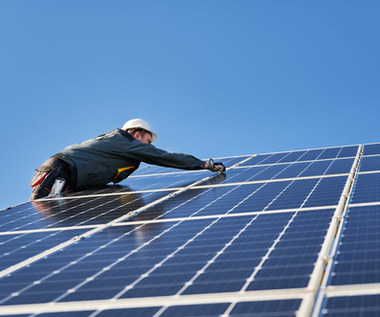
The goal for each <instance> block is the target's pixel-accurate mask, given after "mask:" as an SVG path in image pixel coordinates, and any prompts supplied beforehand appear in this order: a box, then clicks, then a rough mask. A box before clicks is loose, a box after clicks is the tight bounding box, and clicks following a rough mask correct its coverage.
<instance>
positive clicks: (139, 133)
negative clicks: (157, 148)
mask: <svg viewBox="0 0 380 317" xmlns="http://www.w3.org/2000/svg"><path fill="white" fill-rule="evenodd" d="M127 132H128V133H129V134H130V135H132V136H133V137H134V138H135V139H136V140H139V141H140V142H142V143H147V144H150V143H152V142H153V141H152V134H151V133H150V132H149V131H147V130H144V129H140V128H133V129H128V130H127Z"/></svg>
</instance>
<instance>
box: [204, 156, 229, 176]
mask: <svg viewBox="0 0 380 317" xmlns="http://www.w3.org/2000/svg"><path fill="white" fill-rule="evenodd" d="M208 169H209V170H210V171H212V172H219V173H223V172H225V171H226V167H225V166H224V165H223V163H221V162H214V160H213V159H210V160H209V161H208Z"/></svg>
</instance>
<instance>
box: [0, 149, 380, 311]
mask: <svg viewBox="0 0 380 317" xmlns="http://www.w3.org/2000/svg"><path fill="white" fill-rule="evenodd" d="M221 160H222V161H223V162H224V163H225V165H226V166H227V167H228V169H227V172H226V173H224V174H210V172H208V171H180V170H175V169H168V168H162V167H157V166H142V167H141V168H140V170H138V171H136V173H135V174H134V175H133V176H130V177H129V178H128V179H127V180H125V181H124V183H123V184H122V185H121V186H108V187H106V188H97V189H90V190H85V191H81V192H72V193H69V194H66V195H63V196H60V197H56V198H49V199H42V200H38V201H35V202H28V203H25V204H23V205H20V206H16V207H13V208H10V209H7V210H4V211H1V212H0V259H1V261H0V305H1V306H0V315H18V316H50V315H51V316H60V315H70V316H157V317H158V316H251V315H253V316H295V315H297V316H322V315H323V316H324V315H326V316H347V315H352V316H358V315H360V316H365V315H378V314H380V305H379V304H378V302H379V299H380V255H379V254H380V252H379V248H380V230H378V229H377V228H379V226H380V144H368V145H364V146H344V147H334V148H323V149H312V150H302V151H292V152H280V153H268V154H260V155H247V156H239V157H226V158H221Z"/></svg>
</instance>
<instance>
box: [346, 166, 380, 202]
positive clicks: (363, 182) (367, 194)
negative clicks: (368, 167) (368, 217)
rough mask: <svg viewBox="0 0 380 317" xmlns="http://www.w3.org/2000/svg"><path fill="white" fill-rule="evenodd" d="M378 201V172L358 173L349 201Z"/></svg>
mask: <svg viewBox="0 0 380 317" xmlns="http://www.w3.org/2000/svg"><path fill="white" fill-rule="evenodd" d="M377 201H380V173H370V174H359V175H358V176H357V179H356V183H355V185H354V189H353V194H352V199H351V203H353V204H356V203H369V202H377Z"/></svg>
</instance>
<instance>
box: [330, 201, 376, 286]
mask: <svg viewBox="0 0 380 317" xmlns="http://www.w3.org/2000/svg"><path fill="white" fill-rule="evenodd" d="M379 227H380V205H376V206H361V207H350V208H349V210H348V213H347V216H346V221H345V224H344V228H343V234H342V238H341V241H340V243H339V249H338V252H337V255H336V258H335V262H334V269H333V272H332V277H331V282H330V284H331V285H344V284H363V283H378V282H380V231H379V230H378V228H379Z"/></svg>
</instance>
